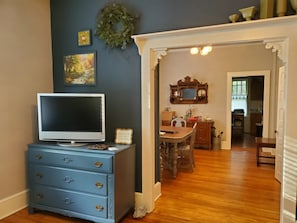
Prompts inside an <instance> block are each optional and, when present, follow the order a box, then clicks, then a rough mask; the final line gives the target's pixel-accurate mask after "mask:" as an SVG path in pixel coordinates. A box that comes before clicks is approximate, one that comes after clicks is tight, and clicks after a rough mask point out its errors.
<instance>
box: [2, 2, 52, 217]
mask: <svg viewBox="0 0 297 223" xmlns="http://www.w3.org/2000/svg"><path fill="white" fill-rule="evenodd" d="M0 27H1V35H0V49H1V50H0V67H1V69H0V77H1V81H0V143H1V144H0V179H1V189H0V219H1V218H3V217H4V216H6V215H8V214H10V213H11V212H13V211H16V210H17V209H20V208H22V207H23V206H24V205H26V195H27V194H26V188H27V185H26V164H25V161H26V150H27V144H29V143H31V142H32V141H33V140H34V138H35V129H34V127H35V126H34V122H35V120H34V119H35V117H33V116H34V110H35V105H36V93H37V92H51V91H52V89H53V86H52V85H53V81H52V58H51V32H50V0H26V1H23V0H1V1H0Z"/></svg>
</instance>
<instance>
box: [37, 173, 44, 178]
mask: <svg viewBox="0 0 297 223" xmlns="http://www.w3.org/2000/svg"><path fill="white" fill-rule="evenodd" d="M35 176H36V177H38V178H39V179H41V178H42V177H43V174H42V173H36V174H35Z"/></svg>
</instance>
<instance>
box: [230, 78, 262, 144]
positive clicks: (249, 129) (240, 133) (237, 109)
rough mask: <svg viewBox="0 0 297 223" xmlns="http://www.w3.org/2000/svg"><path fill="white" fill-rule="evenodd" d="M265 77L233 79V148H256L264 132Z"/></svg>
mask: <svg viewBox="0 0 297 223" xmlns="http://www.w3.org/2000/svg"><path fill="white" fill-rule="evenodd" d="M263 95H264V76H262V75H260V76H244V77H233V78H232V96H231V97H232V100H231V106H232V118H231V125H232V136H231V146H232V147H234V146H241V147H244V148H247V147H251V146H252V147H254V146H255V142H254V141H255V140H254V139H255V137H262V131H263Z"/></svg>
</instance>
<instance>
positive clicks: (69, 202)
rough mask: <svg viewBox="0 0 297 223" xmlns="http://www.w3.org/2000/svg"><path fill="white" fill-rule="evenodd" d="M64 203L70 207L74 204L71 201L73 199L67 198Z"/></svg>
mask: <svg viewBox="0 0 297 223" xmlns="http://www.w3.org/2000/svg"><path fill="white" fill-rule="evenodd" d="M64 202H65V204H67V205H69V204H72V203H73V202H72V201H71V199H70V198H68V197H66V198H65V199H64Z"/></svg>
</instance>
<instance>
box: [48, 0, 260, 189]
mask: <svg viewBox="0 0 297 223" xmlns="http://www.w3.org/2000/svg"><path fill="white" fill-rule="evenodd" d="M108 2H110V1H107V0H51V26H52V44H53V46H52V47H53V72H54V73H53V81H54V91H55V92H100V93H101V92H102V93H105V94H106V130H107V141H113V140H114V132H115V128H133V129H134V137H133V141H134V143H136V147H137V153H136V154H137V158H136V159H137V162H136V167H137V169H136V177H137V180H136V191H138V192H141V190H142V185H141V89H140V81H141V76H140V75H141V73H140V72H141V64H140V56H139V55H138V50H137V47H136V45H135V44H132V45H131V46H130V47H128V48H127V49H125V50H121V49H111V48H109V47H106V46H105V45H104V43H103V41H102V40H100V39H98V38H97V37H95V36H94V33H95V30H96V17H97V15H98V13H99V12H100V10H101V9H102V8H103V7H104V6H105V5H106V3H108ZM116 2H118V3H122V4H123V5H124V6H126V7H127V8H128V9H129V10H130V12H132V13H134V14H137V15H138V16H139V19H138V21H137V29H136V31H135V34H141V33H149V32H158V31H166V30H173V29H181V28H190V27H199V26H206V25H216V24H223V23H228V22H229V21H228V16H229V15H230V14H233V13H238V9H240V8H244V7H249V6H252V5H254V6H256V7H257V8H259V2H260V1H259V0H240V1H239V0H200V1H199V0H118V1H116ZM86 29H91V30H92V31H93V35H92V37H93V38H92V45H90V46H85V47H78V46H77V32H78V31H81V30H86ZM93 51H96V52H97V65H96V66H97V83H96V86H92V87H80V86H75V87H72V86H71V87H70V86H65V85H64V82H63V56H65V55H69V54H74V53H83V52H93ZM143 128H145V126H143Z"/></svg>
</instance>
